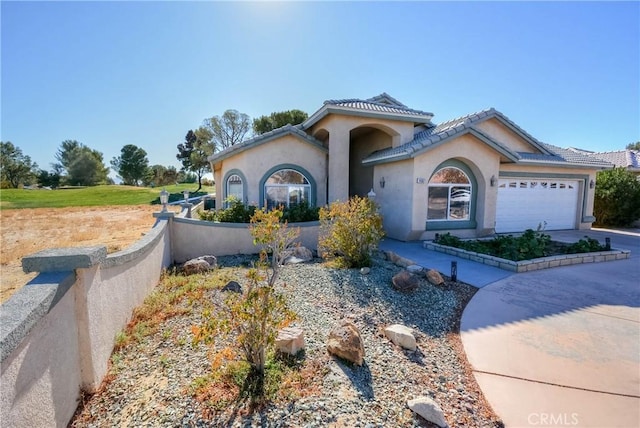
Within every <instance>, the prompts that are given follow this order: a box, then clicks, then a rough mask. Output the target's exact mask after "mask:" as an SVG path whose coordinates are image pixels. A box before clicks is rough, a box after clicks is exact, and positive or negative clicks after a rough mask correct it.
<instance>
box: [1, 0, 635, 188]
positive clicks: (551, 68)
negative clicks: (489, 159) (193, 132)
mask: <svg viewBox="0 0 640 428" xmlns="http://www.w3.org/2000/svg"><path fill="white" fill-rule="evenodd" d="M1 21H2V22H1V24H2V30H1V31H2V63H1V67H2V95H1V97H2V104H1V108H2V110H1V113H0V114H1V131H0V137H1V138H2V141H11V142H13V143H14V144H16V145H17V146H19V147H20V148H21V149H22V150H23V152H24V153H25V154H27V155H30V156H31V157H32V159H33V160H34V161H36V162H37V163H38V164H39V165H40V167H41V168H44V169H50V163H52V162H53V161H54V154H55V152H56V150H57V149H58V147H59V146H60V143H61V142H62V141H63V140H66V139H75V140H78V141H80V142H82V143H84V144H86V145H88V146H89V147H91V148H94V149H97V150H100V151H101V152H103V153H104V158H105V163H106V164H107V165H108V164H109V161H110V160H111V158H113V157H114V156H117V155H118V154H119V153H120V149H121V148H122V146H124V145H126V144H135V145H137V146H139V147H142V148H144V149H145V150H146V151H147V153H148V155H149V156H148V157H149V160H150V162H151V163H152V164H163V165H176V166H179V164H178V162H177V161H176V159H175V155H176V153H177V151H176V145H177V144H178V143H180V142H182V141H183V138H184V135H185V134H186V132H187V131H188V130H189V129H192V128H197V127H198V126H200V125H201V123H202V121H203V119H205V118H207V117H211V116H214V115H220V114H222V113H223V112H224V111H225V110H226V109H230V108H233V109H237V110H239V111H241V112H244V113H247V114H248V115H249V116H251V117H252V118H254V117H258V116H260V115H263V114H269V113H271V112H273V111H281V110H288V109H293V108H298V109H301V110H304V111H306V112H308V113H309V114H311V113H313V112H314V111H315V110H317V109H318V108H320V107H321V106H322V102H323V101H324V100H326V99H339V98H369V97H372V96H374V95H377V94H379V93H381V92H387V93H389V94H390V95H392V96H393V97H395V98H397V99H399V100H400V101H402V102H403V103H405V104H407V105H408V106H410V107H413V108H416V109H421V110H426V111H430V112H433V113H434V114H435V117H434V122H436V123H437V122H441V121H445V120H448V119H451V118H454V117H457V116H461V115H464V114H467V113H471V112H474V111H477V110H481V109H484V108H488V107H495V108H496V109H498V110H500V111H501V112H502V113H504V114H506V115H507V116H508V117H509V118H511V119H512V120H513V121H515V122H516V123H517V124H519V125H520V126H522V127H523V128H524V129H525V130H526V131H528V132H529V133H531V134H532V135H533V136H535V137H536V138H538V139H539V140H541V141H544V142H546V143H550V144H555V145H558V146H563V147H569V146H574V147H581V148H585V149H588V150H597V151H606V150H616V149H622V148H624V146H625V145H626V144H628V143H630V142H634V141H638V140H640V3H638V2H620V3H614V2H566V3H562V2H473V3H468V2H392V3H381V2H375V3H372V2H355V3H345V2H331V3H315V2H304V3H302V2H300V3H298V2H285V3H274V2H260V3H249V2H235V3H222V2H8V1H2V2H1ZM112 176H114V174H112Z"/></svg>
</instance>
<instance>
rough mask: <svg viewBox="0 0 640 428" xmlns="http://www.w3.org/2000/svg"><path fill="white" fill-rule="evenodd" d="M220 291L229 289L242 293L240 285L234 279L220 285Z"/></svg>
mask: <svg viewBox="0 0 640 428" xmlns="http://www.w3.org/2000/svg"><path fill="white" fill-rule="evenodd" d="M222 291H231V292H233V293H240V294H242V286H241V285H240V284H238V283H237V282H236V281H229V282H227V285H225V286H224V287H222Z"/></svg>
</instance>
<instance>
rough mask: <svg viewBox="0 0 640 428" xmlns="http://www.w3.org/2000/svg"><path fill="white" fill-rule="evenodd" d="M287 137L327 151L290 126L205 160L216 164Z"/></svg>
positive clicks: (232, 147) (237, 145) (320, 144)
mask: <svg viewBox="0 0 640 428" xmlns="http://www.w3.org/2000/svg"><path fill="white" fill-rule="evenodd" d="M299 132H303V131H299ZM287 135H291V136H293V137H296V138H298V139H299V140H301V141H303V142H305V143H307V144H311V145H312V146H314V147H316V148H318V149H320V150H322V151H324V152H327V151H328V149H327V148H326V147H325V146H324V145H322V143H320V142H316V141H313V140H312V139H311V138H313V137H310V136H309V137H308V138H307V137H304V136H302V135H300V134H298V133H297V132H295V130H294V127H293V126H290V127H286V128H284V129H283V130H282V132H276V133H274V134H271V135H268V136H266V137H264V138H260V137H257V138H255V139H252V140H248V141H246V142H244V143H240V144H236V145H235V146H231V147H230V148H229V149H228V150H229V151H222V152H219V153H214V154H212V155H210V156H209V157H207V160H208V161H209V163H212V164H217V163H219V162H222V161H223V160H225V159H228V158H230V157H231V156H233V155H235V154H238V153H241V152H243V151H245V150H249V149H251V148H254V147H257V146H261V145H262V144H266V143H268V142H270V141H273V140H276V139H278V138H281V137H284V136H287Z"/></svg>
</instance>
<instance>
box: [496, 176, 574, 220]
mask: <svg viewBox="0 0 640 428" xmlns="http://www.w3.org/2000/svg"><path fill="white" fill-rule="evenodd" d="M578 189H579V186H578V182H577V181H574V180H557V179H556V180H553V179H535V180H534V179H500V181H499V184H498V205H497V208H496V232H498V233H503V232H523V231H525V230H527V229H533V230H536V229H537V228H538V225H541V226H542V227H544V229H545V230H561V229H575V228H576V214H577V210H578ZM545 222H546V224H545Z"/></svg>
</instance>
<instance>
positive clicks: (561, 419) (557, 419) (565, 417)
mask: <svg viewBox="0 0 640 428" xmlns="http://www.w3.org/2000/svg"><path fill="white" fill-rule="evenodd" d="M527 422H528V423H529V425H531V426H536V427H559V426H560V427H571V426H576V425H578V423H579V420H578V414H577V413H530V414H529V416H528V417H527Z"/></svg>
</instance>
